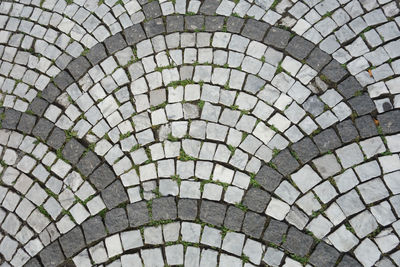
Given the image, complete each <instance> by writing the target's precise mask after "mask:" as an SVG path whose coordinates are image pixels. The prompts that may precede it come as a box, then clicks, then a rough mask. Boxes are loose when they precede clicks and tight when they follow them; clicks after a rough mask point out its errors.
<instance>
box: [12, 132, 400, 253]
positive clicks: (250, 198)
mask: <svg viewBox="0 0 400 267" xmlns="http://www.w3.org/2000/svg"><path fill="white" fill-rule="evenodd" d="M393 138H394V139H392V138H391V137H388V140H389V146H390V147H392V148H393V150H394V149H396V148H395V147H393V145H395V144H396V140H397V139H396V138H395V137H393ZM31 141H32V140H31ZM356 149H358V148H357V147H350V146H348V147H347V148H343V151H342V155H347V154H348V153H349V151H350V152H351V151H352V150H354V151H356ZM377 150H379V151H381V149H377ZM346 151H347V152H346ZM379 151H378V152H379ZM359 152H360V153H361V151H359ZM381 152H382V151H381ZM327 156H328V155H327ZM327 156H325V157H327ZM371 156H372V154H371V155H369V157H371ZM351 158H355V159H357V160H359V159H360V157H359V156H357V155H355V156H354V157H353V156H352V157H351ZM397 158H398V157H397ZM321 160H322V161H323V159H321ZM332 160H334V159H331V161H330V163H328V164H325V163H326V162H325V161H326V160H325V161H324V163H323V164H322V165H324V166H325V165H329V166H333V167H332V168H333V169H335V170H333V169H331V170H332V171H333V173H329V174H327V173H325V175H327V176H331V175H332V174H334V173H335V172H337V171H339V170H340V167H338V168H337V167H335V166H336V165H337V166H339V165H338V164H337V163H334V162H335V161H333V162H332ZM385 160H388V162H387V163H386V162H385V161H384V159H383V158H382V159H380V161H381V163H382V164H385V166H384V172H388V171H393V170H396V168H395V169H393V166H391V165H393V164H395V165H396V163H393V160H394V159H388V158H387V157H386V159H385ZM357 162H359V161H357ZM357 162H352V163H349V166H351V165H353V163H354V164H356V163H357ZM343 163H345V160H343ZM392 163H393V164H392ZM335 164H336V165H335ZM346 164H347V163H346ZM397 165H399V164H398V163H397ZM397 165H396V166H397ZM21 166H22V165H21ZM396 166H394V167H396ZM334 167H335V168H334ZM317 168H318V167H317ZM388 168H389V169H390V170H389V169H388ZM397 169H398V166H397ZM303 170H304V168H303ZM269 171H270V172H271V171H272V169H270V170H269ZM356 172H357V173H358V174H359V175H360V173H362V170H360V168H358V169H356ZM299 173H300V172H299ZM299 173H297V174H294V175H293V176H292V178H293V179H294V180H296V182H297V178H299V179H300V180H301V179H302V178H301V177H300V176H301V175H300V174H299ZM263 174H264V175H265V170H264V173H263ZM273 175H275V176H276V175H277V174H276V173H275V174H273ZM378 175H379V173H378ZM270 176H271V175H267V176H266V177H270ZM259 177H260V176H258V178H257V177H256V179H260V178H259ZM266 177H264V179H266V180H268V182H271V181H270V180H269V179H268V178H266ZM346 177H347V176H346ZM339 178H340V177H339ZM339 178H338V179H339ZM370 178H371V177H362V178H361V179H362V180H367V179H370ZM393 178H394V177H391V178H389V177H388V179H387V180H386V178H385V180H386V181H389V182H390V183H391V184H392V185H393V186H395V182H393V181H391V180H392V179H393ZM377 182H379V181H377V180H374V182H372V183H374V185H373V187H374V188H375V187H376V185H375V184H376V183H377ZM355 184H357V183H355ZM355 184H353V186H354V185H355ZM364 185H365V186H364V187H365V190H366V191H365V190H364V188H360V191H365V192H367V191H368V190H369V189H368V186H367V184H364ZM289 186H290V185H289ZM280 187H284V185H283V184H282V185H281V186H280ZM280 187H279V188H280ZM378 187H379V185H378ZM301 188H303V186H301ZM390 188H391V190H392V191H393V192H394V193H396V191H394V190H396V189H395V188H393V187H392V186H390ZM303 189H304V188H303ZM113 190H117V191H118V193H117V194H116V195H117V196H119V198H118V200H116V202H115V205H114V206H116V205H118V204H119V203H123V202H125V201H127V198H126V195H125V193H124V192H123V189H122V188H119V189H118V187H113ZM121 190H122V191H121ZM293 190H295V191H296V189H294V188H293ZM321 190H323V189H321ZM344 190H345V189H344ZM302 191H307V190H306V189H304V190H302ZM328 191H329V190H328ZM368 192H369V193H368ZM368 192H367V193H368V194H367V195H369V194H370V193H371V192H370V191H368ZM39 193H40V192H38V197H40V196H41V194H39ZM113 193H115V192H113ZM372 193H374V192H372ZM375 193H377V194H378V193H379V192H375ZM264 194H265V193H262V192H261V191H257V190H256V189H254V190H252V189H251V190H250V191H249V192H248V193H247V194H246V197H245V199H244V202H243V203H244V204H245V205H246V206H248V207H249V208H250V209H251V210H255V211H257V212H263V211H264V210H265V207H266V205H267V203H266V202H265V201H269V198H268V199H265V195H264ZM354 194H356V193H355V192H353V191H352V192H350V193H348V194H346V195H345V196H343V197H342V198H340V199H341V200H340V201H339V200H338V203H339V205H340V207H341V208H342V209H343V210H344V211H345V213H346V216H347V215H352V214H354V213H350V212H351V211H350V210H349V209H347V208H346V205H347V206H349V204H350V205H353V204H354V203H355V202H357V203H358V204H361V202H360V200H357V197H356V196H353V195H354ZM378 195H379V194H378ZM321 196H322V195H321ZM371 196H372V195H371ZM381 197H382V196H381V195H379V196H378V198H377V199H374V200H371V201H369V202H368V203H371V202H375V201H377V200H380V199H381ZM383 197H387V195H385V194H384V196H383ZM305 198H307V197H305ZM363 198H364V195H363ZM349 199H350V202H351V203H348V202H346V201H347V200H349ZM325 200H326V198H324V200H323V202H326V201H325ZM342 200H343V201H342ZM356 200H357V201H356ZM276 201H278V202H277V203H276ZM327 201H329V200H327ZM93 202H95V201H93ZM304 202H307V200H304ZM264 203H265V206H263V205H264ZM346 203H347V204H346ZM358 204H357V207H359V205H358ZM384 204H385V203H384ZM305 205H307V204H305ZM310 205H311V206H313V208H315V209H316V210H317V209H318V207H316V205H314V204H313V203H311V204H310ZM78 206H79V207H78ZM262 206H263V207H262ZM270 206H274V207H275V208H276V209H273V208H270V207H268V208H267V214H268V215H271V216H273V217H276V216H279V219H283V217H284V216H285V214H284V215H283V217H282V218H281V217H280V216H282V215H281V211H282V210H281V208H282V204H280V203H279V200H276V199H273V200H272V201H271V203H270ZM361 206H363V205H362V204H361ZM380 206H381V207H382V208H383V209H385V210H387V207H386V206H384V205H380ZM102 207H104V204H103V206H102ZM336 207H337V206H336ZM79 208H80V209H79ZM301 208H302V209H304V207H303V206H302V207H301ZM100 209H101V207H100V208H99V209H97V210H98V211H99V210H100ZM362 209H363V208H361V210H362ZM377 209H379V206H377ZM285 210H286V209H285ZM332 210H335V208H334V207H331V208H330V209H329V214H330V216H332V218H333V217H335V218H338V217H342V218H343V219H344V218H345V215H343V213H341V214H342V215H340V216H339V214H338V213H335V211H332ZM337 211H338V210H337ZM357 211H359V210H357ZM275 212H276V213H275ZM310 212H312V211H311V210H310ZM327 212H328V211H327ZM331 212H332V213H331ZM375 212H376V213H375ZM375 212H374V211H373V213H374V216H378V217H377V219H378V221H379V223H382V224H384V225H385V224H386V225H387V223H386V222H387V220H388V218H383V217H379V216H380V213H379V210H377V211H375ZM71 213H74V215H73V217H74V218H75V220H77V221H79V223H81V222H83V221H84V220H85V219H86V218H87V217H88V216H89V213H87V211H86V210H85V209H84V208H83V207H82V206H81V205H79V204H78V205H77V206H76V207H75V208H74V210H72V209H71ZM295 214H297V217H298V216H299V214H301V212H300V213H299V211H297V210H293V211H292V212H291V213H290V214H289V215H288V218H287V219H288V221H290V222H291V223H292V224H294V225H296V227H298V228H300V229H302V228H303V227H304V226H305V224H304V225H301V224H302V223H304V222H298V221H296V220H294V221H292V219H293V218H292V217H293V216H295V217H296V215H295ZM334 214H336V215H334ZM376 214H377V215H376ZM328 216H329V215H328ZM392 216H393V214H392ZM386 217H387V216H386ZM321 218H322V219H321ZM321 220H322V221H321ZM360 220H362V221H366V220H368V221H371V224H369V226H371V227H372V228H371V227H368V229H367V228H366V227H362V228H360V229H359V228H358V227H357V225H358V224H357V222H358V221H360ZM8 221H9V220H8ZM38 221H40V220H38ZM353 221H354V223H353ZM334 222H335V224H336V223H339V219H337V220H336V219H335V220H334ZM374 222H375V219H373V217H372V216H371V214H370V213H368V212H364V213H362V214H360V215H359V216H357V217H356V218H354V219H353V220H352V221H351V225H352V226H353V225H356V226H355V231H356V233H357V235H359V236H360V237H364V236H365V235H367V234H368V233H370V232H372V231H373V230H374V229H375V227H374V225H375V226H376V222H375V223H374ZM391 222H393V220H392V221H391ZM64 223H65V222H64ZM306 223H307V222H306ZM320 223H324V224H327V223H328V224H329V222H327V221H326V219H324V218H323V217H318V218H317V219H316V220H315V222H314V223H310V225H309V226H308V227H307V228H308V229H310V230H313V232H314V233H315V235H317V236H318V237H321V238H322V237H323V235H325V234H326V233H327V232H323V231H325V230H324V229H322V232H321V229H320V227H319V226H318V224H320ZM388 223H390V222H388ZM59 225H62V223H61V222H60V224H57V227H59ZM72 226H73V224H70V225H67V227H72ZM315 227H316V228H315ZM7 229H8V228H7ZM13 229H14V228H13ZM69 229H70V228H68V229H67V230H62V232H66V231H68V230H69ZM314 229H315V230H314ZM343 230H344V229H341V230H340V231H343ZM328 231H329V229H328ZM368 231H369V232H368ZM340 234H342V235H343V234H345V233H342V232H340V233H339V232H338V233H336V234H335V235H334V237H332V238H333V240H335V239H334V238H335V237H336V238H337V235H340ZM347 234H349V232H348V233H347ZM339 239H340V238H339ZM346 239H348V240H352V242H354V243H353V245H355V244H357V242H358V241H357V239H355V240H354V237H352V236H351V234H350V236H346ZM337 242H340V241H337ZM336 245H337V246H338V248H339V249H340V250H342V249H343V250H348V249H349V248H350V247H348V248H346V247H343V246H342V245H340V244H337V243H335V246H336ZM353 245H351V246H353ZM345 246H346V245H345Z"/></svg>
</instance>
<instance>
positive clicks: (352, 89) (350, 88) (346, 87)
mask: <svg viewBox="0 0 400 267" xmlns="http://www.w3.org/2000/svg"><path fill="white" fill-rule="evenodd" d="M337 90H338V91H339V93H341V94H342V95H343V96H344V97H345V98H346V99H349V98H352V97H353V96H354V94H355V93H356V92H357V91H360V90H362V87H361V85H360V83H359V82H358V81H357V80H356V78H354V77H353V76H349V77H348V78H346V79H345V80H344V81H343V82H341V83H339V84H338V87H337Z"/></svg>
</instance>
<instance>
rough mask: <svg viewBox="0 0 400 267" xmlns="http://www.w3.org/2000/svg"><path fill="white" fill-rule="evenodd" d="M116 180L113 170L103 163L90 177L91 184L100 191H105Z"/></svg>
mask: <svg viewBox="0 0 400 267" xmlns="http://www.w3.org/2000/svg"><path fill="white" fill-rule="evenodd" d="M115 179H116V177H115V174H114V172H113V171H112V170H111V168H110V167H109V166H108V165H107V164H105V163H103V164H102V165H100V167H98V168H97V169H96V170H95V171H94V172H93V173H92V175H90V176H89V180H90V182H91V183H92V184H93V185H94V186H95V187H96V188H97V189H98V190H103V189H104V188H106V187H107V186H108V185H109V184H111V183H112V182H113V181H114V180H115Z"/></svg>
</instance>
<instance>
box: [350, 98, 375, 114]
mask: <svg viewBox="0 0 400 267" xmlns="http://www.w3.org/2000/svg"><path fill="white" fill-rule="evenodd" d="M349 104H350V106H351V108H352V109H354V111H355V112H357V114H358V116H363V115H365V114H369V113H371V112H372V111H373V110H375V105H374V102H372V100H371V99H370V98H369V96H368V95H367V94H363V95H361V96H356V97H353V98H352V99H350V100H349Z"/></svg>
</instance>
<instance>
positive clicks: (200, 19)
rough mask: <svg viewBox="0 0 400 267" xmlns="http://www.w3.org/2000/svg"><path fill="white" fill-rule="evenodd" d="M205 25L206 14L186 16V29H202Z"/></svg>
mask: <svg viewBox="0 0 400 267" xmlns="http://www.w3.org/2000/svg"><path fill="white" fill-rule="evenodd" d="M203 25H204V16H201V15H194V16H186V17H185V29H186V30H191V31H195V30H201V29H202V28H203Z"/></svg>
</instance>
